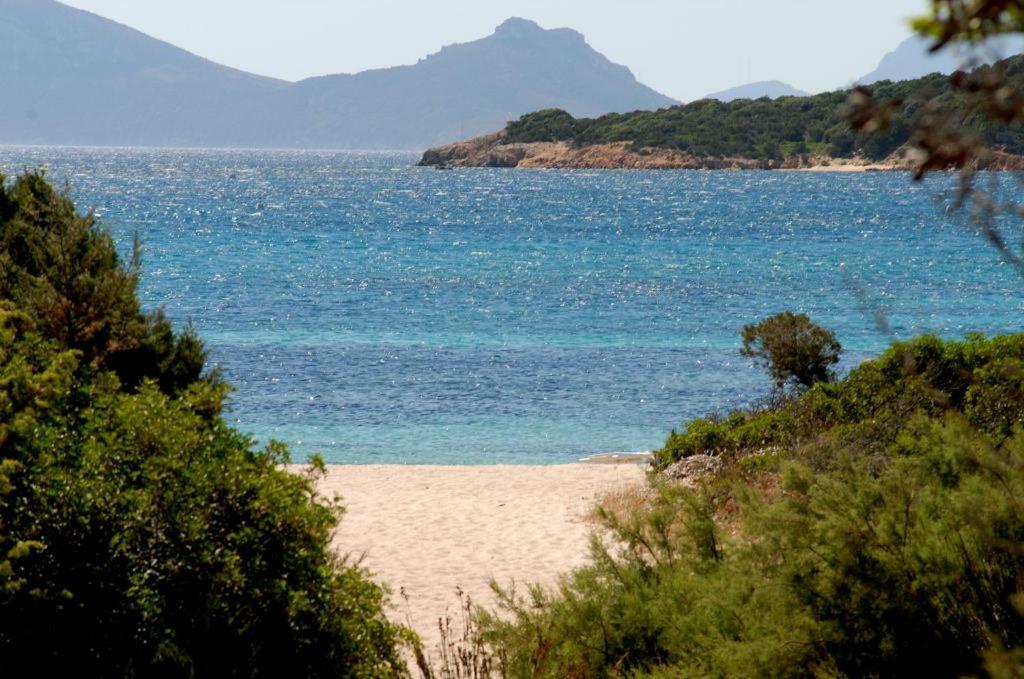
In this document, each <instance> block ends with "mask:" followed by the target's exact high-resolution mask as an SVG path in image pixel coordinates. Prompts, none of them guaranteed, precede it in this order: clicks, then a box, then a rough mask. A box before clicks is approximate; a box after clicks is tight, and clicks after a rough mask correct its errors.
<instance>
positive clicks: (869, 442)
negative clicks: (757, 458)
mask: <svg viewBox="0 0 1024 679" xmlns="http://www.w3.org/2000/svg"><path fill="white" fill-rule="evenodd" d="M1021 404H1024V334H1021V335H1008V336H1002V337H994V338H991V339H986V338H985V337H984V336H982V335H970V336H968V337H967V338H966V339H964V340H963V341H944V340H942V339H940V338H938V337H934V336H929V335H925V336H922V337H919V338H917V339H915V340H911V341H908V342H896V343H894V344H893V345H892V346H891V347H890V348H889V349H888V350H887V351H886V352H885V353H883V354H882V355H881V356H879V357H878V358H877V359H875V360H873V361H868V362H865V363H863V364H861V365H860V366H858V367H857V368H854V369H853V370H852V371H850V373H849V374H848V375H847V376H846V377H845V378H843V379H842V380H841V381H839V382H836V383H828V384H826V383H819V384H816V385H815V386H814V387H813V388H811V389H809V390H807V391H805V392H804V393H802V394H800V395H799V397H798V398H793V399H790V400H788V401H782V402H781V403H780V404H778V405H777V406H776V407H773V408H770V409H767V410H756V411H751V412H746V413H745V412H739V413H735V414H734V415H733V416H731V417H729V418H726V419H724V420H720V421H718V422H710V421H705V420H697V421H695V422H693V423H691V424H689V425H687V426H686V427H685V428H684V430H683V431H682V433H677V432H673V433H672V434H671V435H670V436H669V437H668V440H667V441H666V442H665V446H664V447H663V448H662V449H661V450H660V451H658V453H657V458H658V461H659V463H660V464H663V465H664V464H669V463H671V462H673V461H675V460H678V459H680V458H683V457H687V456H689V455H695V454H701V453H714V454H719V455H723V456H725V457H727V458H731V459H734V458H737V457H741V456H743V455H745V454H749V453H752V452H756V451H757V450H758V449H762V448H771V447H777V446H787V447H789V448H791V449H792V450H793V451H799V450H801V449H802V447H807V446H810V447H811V449H813V450H809V453H808V454H812V453H813V455H815V456H816V458H817V459H819V460H820V461H821V462H822V463H823V464H824V463H827V462H828V460H830V459H832V458H831V456H830V455H824V456H822V455H820V453H821V451H822V450H824V449H830V448H833V447H850V446H852V445H854V444H855V445H856V447H857V449H858V450H859V451H860V452H861V453H862V454H865V455H878V454H882V453H884V451H885V450H886V448H887V447H888V446H889V445H891V444H892V442H893V441H895V439H896V437H897V436H898V435H899V434H900V432H901V431H902V430H903V427H904V426H905V425H906V423H907V422H908V421H909V420H910V419H911V418H912V417H913V416H914V415H915V414H918V413H923V414H926V415H928V416H931V417H939V416H941V415H943V414H944V413H948V412H958V413H962V414H963V415H964V417H966V418H967V420H968V421H970V422H971V423H972V424H973V425H974V426H975V427H976V428H977V429H978V430H979V431H981V432H983V433H985V434H987V435H990V436H992V437H993V439H994V440H995V441H996V442H999V441H1001V440H1003V439H1005V438H1007V437H1008V436H1009V435H1010V433H1011V432H1012V431H1013V429H1014V427H1015V426H1017V425H1019V424H1021V423H1024V408H1022V406H1021ZM815 464H818V463H817V462H816V463H815Z"/></svg>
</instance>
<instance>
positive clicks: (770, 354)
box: [740, 311, 842, 388]
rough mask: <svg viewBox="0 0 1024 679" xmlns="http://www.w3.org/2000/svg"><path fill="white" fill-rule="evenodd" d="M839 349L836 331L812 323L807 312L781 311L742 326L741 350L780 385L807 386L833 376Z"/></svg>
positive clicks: (829, 379) (831, 378) (826, 380)
mask: <svg viewBox="0 0 1024 679" xmlns="http://www.w3.org/2000/svg"><path fill="white" fill-rule="evenodd" d="M841 351H842V346H840V344H839V340H837V339H836V336H835V333H833V332H832V331H830V330H826V329H825V328H822V327H821V326H820V325H815V324H814V323H812V322H811V319H810V318H808V317H807V315H806V314H794V313H793V312H791V311H784V312H782V313H780V314H776V315H774V316H772V317H770V318H766V319H765V320H763V321H761V322H760V323H757V324H755V325H748V326H746V327H744V328H743V349H741V350H740V354H742V355H743V356H746V357H747V358H753V359H755V360H756V361H757V362H758V363H760V364H762V365H763V366H764V367H765V368H766V369H767V370H768V373H769V374H770V375H771V376H772V379H773V380H774V381H775V386H777V387H779V388H781V387H784V386H785V385H787V384H796V385H799V386H801V387H804V388H810V387H813V386H814V385H815V384H818V383H819V382H832V381H833V380H834V379H835V373H834V371H833V370H832V368H833V366H834V365H835V364H836V363H838V362H839V354H840V352H841Z"/></svg>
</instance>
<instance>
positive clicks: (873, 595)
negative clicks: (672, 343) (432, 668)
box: [482, 415, 1024, 677]
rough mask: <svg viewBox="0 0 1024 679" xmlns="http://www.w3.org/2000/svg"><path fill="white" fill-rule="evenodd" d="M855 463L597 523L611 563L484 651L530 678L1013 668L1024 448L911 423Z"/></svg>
mask: <svg viewBox="0 0 1024 679" xmlns="http://www.w3.org/2000/svg"><path fill="white" fill-rule="evenodd" d="M853 452H854V454H852V455H841V456H840V457H839V459H838V460H837V463H836V465H835V468H834V470H833V471H831V472H829V473H826V474H821V473H818V472H815V471H814V470H813V469H811V468H809V467H807V466H805V465H803V464H800V463H788V464H787V466H786V467H785V468H784V473H783V474H781V475H780V476H774V477H767V478H774V479H775V481H774V482H773V483H770V484H767V487H766V483H765V482H766V477H764V476H761V477H759V481H758V483H757V484H756V485H754V486H747V485H745V484H743V483H741V482H731V483H729V484H728V485H727V486H724V487H723V484H722V482H720V483H719V484H717V485H716V486H714V487H708V488H705V489H702V490H697V491H691V490H687V489H685V488H681V487H677V486H667V485H662V486H660V487H659V490H658V494H657V497H656V499H655V500H654V501H653V503H652V506H651V508H650V509H648V510H644V511H642V512H640V513H638V514H636V515H634V516H631V517H627V518H626V519H624V520H622V519H616V518H615V517H613V516H611V515H605V517H604V519H605V523H606V526H607V528H608V529H609V530H611V532H612V537H613V541H612V542H610V543H609V544H611V545H618V546H608V545H606V544H602V543H600V542H596V543H595V544H594V547H593V551H592V558H591V562H590V565H588V566H586V567H584V568H582V569H580V570H578V571H576V572H575V573H573V574H572V575H571V576H570V577H567V578H566V579H564V580H563V582H562V583H561V585H560V587H559V588H558V589H557V590H556V591H553V592H546V591H543V590H541V589H538V588H534V589H532V590H530V591H529V592H528V593H527V595H526V596H523V595H517V594H516V593H515V592H510V591H503V592H502V594H503V599H502V603H503V607H504V610H505V616H504V617H500V616H494V615H485V616H483V618H482V623H483V627H484V630H485V636H486V638H487V639H488V640H489V642H490V644H491V645H492V648H494V649H495V651H496V652H498V653H500V654H502V656H503V657H505V658H506V660H507V662H508V663H509V667H510V675H511V676H535V677H624V676H629V677H669V676H673V677H674V676H686V677H723V676H730V677H757V676H777V677H811V676H835V677H861V676H935V677H959V676H968V675H972V676H976V675H978V674H979V673H982V672H984V670H985V667H986V664H987V663H990V662H991V663H1006V662H1010V660H1008V658H1009V659H1011V660H1012V658H1013V657H1019V654H1020V650H1019V649H1020V648H1021V647H1022V645H1024V614H1022V610H1021V608H1020V601H1021V596H1022V594H1024V593H1022V592H1021V585H1020V582H1022V580H1021V578H1024V550H1021V549H1020V546H1021V544H1022V543H1024V542H1022V541H1024V514H1022V510H1021V507H1020V505H1019V502H1018V499H1019V497H1020V494H1021V493H1022V492H1024V433H1021V432H1020V431H1019V430H1018V431H1017V432H1016V433H1015V435H1014V436H1013V437H1012V438H1011V439H1009V440H1007V441H1005V442H1004V443H1003V445H998V446H997V445H995V444H994V443H993V441H992V440H990V439H989V438H988V437H986V436H985V435H982V434H980V433H978V432H977V431H976V430H974V429H973V428H972V427H971V426H970V425H969V423H967V422H966V420H964V419H963V418H962V417H960V416H955V415H954V416H951V417H950V418H948V419H943V420H933V419H929V418H915V419H914V420H913V421H911V422H909V423H907V429H906V431H905V434H904V435H902V436H901V437H900V438H899V440H898V441H897V442H896V443H895V444H894V445H893V446H892V447H891V448H890V450H889V456H888V458H887V461H886V462H885V464H884V465H882V466H881V468H879V467H878V466H876V465H874V464H866V463H865V460H863V459H861V458H860V457H859V456H858V455H856V454H855V451H853ZM1007 649H1010V650H1009V651H1007ZM1014 649H1017V650H1014ZM993 666H995V665H993Z"/></svg>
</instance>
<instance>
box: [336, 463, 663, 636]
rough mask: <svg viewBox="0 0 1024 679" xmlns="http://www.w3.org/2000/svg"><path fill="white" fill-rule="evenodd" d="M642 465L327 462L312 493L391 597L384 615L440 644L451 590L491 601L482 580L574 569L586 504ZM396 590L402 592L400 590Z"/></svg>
mask: <svg viewBox="0 0 1024 679" xmlns="http://www.w3.org/2000/svg"><path fill="white" fill-rule="evenodd" d="M645 474H646V467H645V466H644V465H641V464H592V463H591V464H588V463H579V462H577V463H571V464H564V465H552V466H543V467H541V466H509V465H494V466H467V467H451V466H438V467H434V466H405V465H361V466H360V465H328V467H327V477H326V478H325V479H324V480H323V481H322V482H321V484H320V486H319V489H320V491H321V492H323V493H324V494H325V495H327V496H332V495H334V494H338V495H340V496H341V498H342V503H343V504H344V506H345V508H346V513H345V516H344V517H343V519H342V521H341V525H340V527H339V529H338V532H337V534H336V536H335V539H334V546H335V547H336V549H338V550H339V552H340V553H342V554H349V555H351V556H352V557H353V558H359V557H360V556H361V557H362V563H363V565H364V566H366V567H367V568H368V569H369V570H370V571H371V572H372V573H373V577H374V579H375V580H376V581H378V582H381V583H383V584H386V585H387V586H388V587H390V589H391V592H392V610H391V611H390V614H391V615H392V616H393V619H394V620H395V621H396V622H402V623H408V624H410V625H411V626H412V627H413V629H414V630H415V631H416V632H418V633H419V634H420V636H421V637H422V639H423V642H424V646H425V648H426V650H428V651H431V650H432V649H433V648H434V646H435V645H436V644H437V643H438V641H439V639H440V635H439V633H438V628H437V622H438V618H439V617H441V616H444V615H445V614H446V612H447V614H450V615H451V616H452V617H453V619H458V616H459V597H458V595H457V590H461V591H463V592H465V593H466V594H467V595H468V596H469V597H471V598H472V600H473V601H474V602H475V603H479V604H481V605H484V606H489V605H491V604H493V603H494V597H493V593H492V592H491V589H490V582H491V580H492V579H493V580H495V581H496V582H498V583H501V584H504V585H508V584H510V583H511V582H513V581H515V582H517V583H519V584H520V585H525V584H527V583H539V584H542V585H548V586H550V585H553V584H555V582H556V581H557V579H558V576H559V575H561V574H563V573H566V572H568V571H570V570H572V569H573V568H574V567H577V566H580V565H582V564H583V563H584V562H585V561H586V557H587V553H588V552H587V545H588V541H589V536H590V533H591V531H592V530H593V529H594V528H595V525H594V523H593V522H592V521H591V519H590V514H591V512H592V511H593V508H594V506H595V504H596V503H597V502H598V501H599V500H600V498H601V497H602V496H603V495H605V494H608V493H615V492H622V491H626V490H628V489H629V488H630V487H633V486H639V485H641V484H643V483H644V479H645ZM403 594H404V596H403Z"/></svg>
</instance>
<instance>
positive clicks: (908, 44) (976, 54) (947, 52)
mask: <svg viewBox="0 0 1024 679" xmlns="http://www.w3.org/2000/svg"><path fill="white" fill-rule="evenodd" d="M931 46H932V41H931V40H928V39H927V38H923V37H921V36H919V35H913V36H911V37H909V38H907V39H906V40H904V41H903V42H901V43H900V44H899V45H898V46H897V47H896V49H894V50H893V51H892V52H889V53H888V54H886V55H885V56H884V57H883V58H882V60H881V62H879V64H878V68H876V69H875V70H874V71H872V72H871V73H868V74H867V75H865V76H864V77H862V78H860V79H858V80H857V84H859V85H871V84H873V83H876V82H879V81H882V80H891V81H899V80H912V79H915V78H921V77H923V76H926V75H929V74H931V73H941V74H943V75H949V74H950V73H952V72H953V71H955V70H957V69H959V68H964V67H971V66H977V65H979V64H983V63H985V64H987V63H992V62H994V61H998V60H1000V59H1006V58H1008V57H1012V56H1014V55H1017V54H1020V53H1021V52H1024V40H1021V38H1020V36H1018V35H1004V36H996V37H993V38H990V39H989V40H988V41H987V42H986V43H985V44H984V45H982V46H980V47H978V48H976V49H973V50H972V49H970V48H966V47H964V46H957V45H951V46H949V47H946V48H945V49H943V50H941V51H939V52H932V51H931V49H930V48H931Z"/></svg>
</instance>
